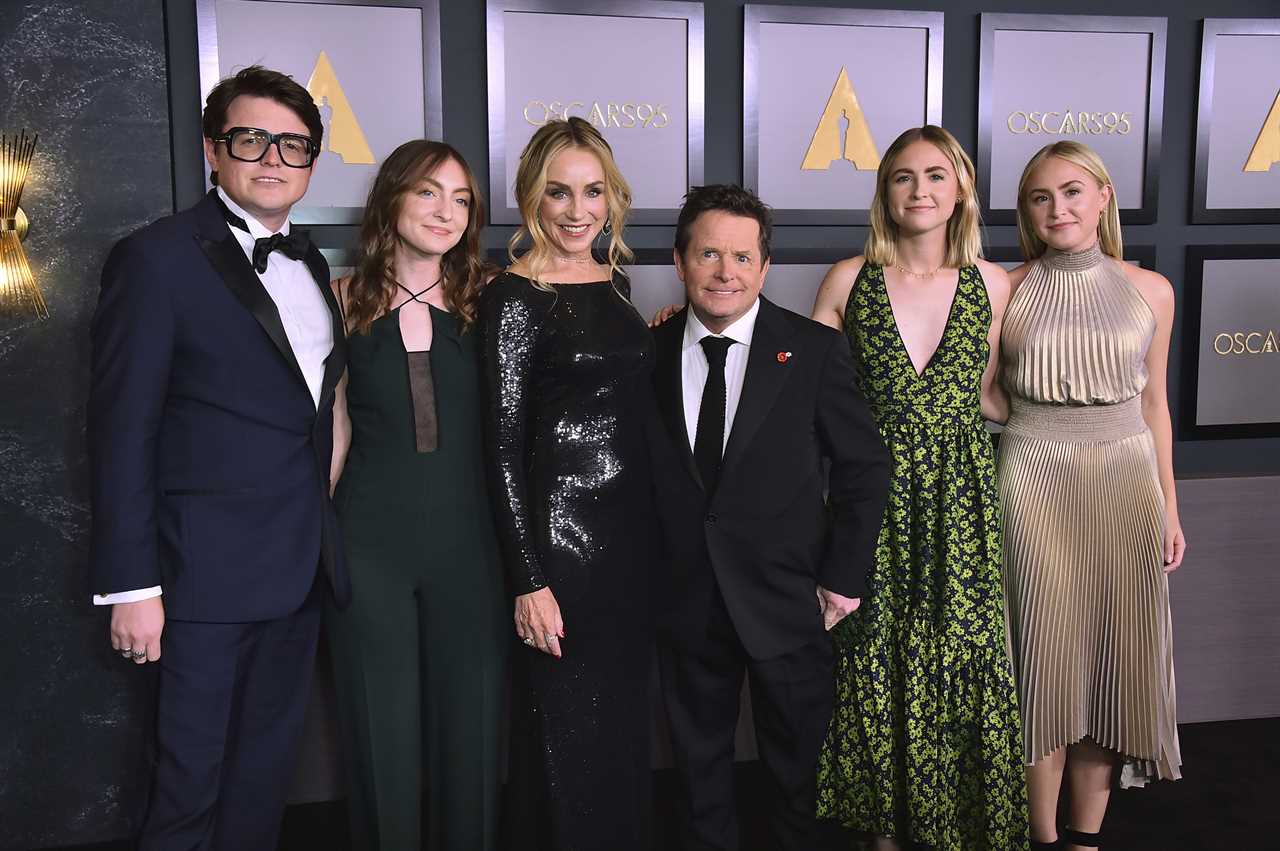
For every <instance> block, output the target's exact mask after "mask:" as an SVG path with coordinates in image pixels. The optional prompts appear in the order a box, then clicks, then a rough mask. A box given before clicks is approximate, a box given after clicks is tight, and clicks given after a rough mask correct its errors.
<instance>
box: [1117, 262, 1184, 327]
mask: <svg viewBox="0 0 1280 851" xmlns="http://www.w3.org/2000/svg"><path fill="white" fill-rule="evenodd" d="M1120 265H1121V267H1122V268H1123V269H1124V274H1125V277H1126V278H1128V279H1129V283H1131V284H1133V286H1134V288H1135V289H1136V290H1137V291H1138V293H1139V295H1141V296H1142V298H1143V299H1144V300H1145V301H1146V302H1147V304H1149V305H1150V306H1151V310H1152V311H1153V312H1155V313H1156V314H1157V315H1159V314H1163V313H1165V312H1169V313H1172V312H1173V301H1174V297H1173V284H1171V283H1169V279H1168V278H1166V277H1165V276H1164V275H1161V274H1160V273H1159V272H1156V271H1154V270H1151V269H1143V268H1142V267H1141V266H1135V265H1134V264H1132V263H1121V264H1120Z"/></svg>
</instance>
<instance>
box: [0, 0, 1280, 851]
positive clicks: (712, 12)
mask: <svg viewBox="0 0 1280 851" xmlns="http://www.w3.org/2000/svg"><path fill="white" fill-rule="evenodd" d="M774 2H779V3H784V2H786V0H774ZM440 5H441V7H442V10H441V18H442V21H441V23H442V31H443V65H444V73H445V81H444V114H445V131H446V136H447V138H448V140H449V141H450V142H452V143H453V144H454V145H455V146H457V147H458V148H459V149H460V150H461V151H462V152H463V153H464V155H465V156H466V157H467V158H468V160H469V161H470V162H471V164H472V165H473V166H474V167H475V168H476V170H477V172H478V173H479V175H480V177H481V180H482V181H485V182H486V183H487V162H488V148H487V134H488V128H487V122H486V118H485V115H486V107H485V104H486V100H485V41H484V4H483V2H482V0H441V4H440ZM705 5H706V33H707V39H706V62H707V75H706V80H707V86H706V89H707V114H706V119H707V120H706V152H707V158H706V179H707V180H708V181H709V182H718V181H734V180H738V179H740V178H741V156H742V141H741V137H742V10H741V7H742V0H708V2H706V4H705ZM794 5H825V6H852V5H855V2H852V0H850V2H824V0H809V2H808V3H795V4H794ZM856 5H862V6H872V7H877V8H907V9H932V10H945V12H946V24H945V25H946V49H945V77H944V86H943V88H944V106H943V118H944V123H945V124H946V125H947V127H948V128H950V129H951V130H952V131H953V132H955V133H956V135H957V136H958V137H959V139H960V140H961V142H962V143H964V144H965V146H966V147H967V148H968V149H969V150H970V151H973V150H974V149H975V146H976V140H977V116H976V112H977V91H978V59H977V56H978V32H979V29H978V14H979V13H980V12H983V11H987V12H1074V13H1079V14H1129V15H1156V16H1168V17H1169V41H1168V65H1167V71H1166V98H1165V121H1164V141H1163V156H1162V159H1161V164H1160V203H1159V221H1158V222H1157V223H1156V224H1154V225H1148V226H1141V227H1131V228H1127V229H1126V240H1127V241H1129V242H1131V243H1134V244H1152V245H1155V246H1156V248H1157V268H1158V269H1159V271H1161V272H1162V273H1164V274H1165V275H1167V276H1168V277H1169V278H1170V280H1171V281H1172V282H1173V284H1174V286H1175V288H1176V289H1177V290H1178V291H1179V293H1181V288H1182V281H1183V277H1184V246H1185V245H1187V244H1189V243H1199V242H1204V243H1252V242H1271V243H1274V242H1280V227H1277V226H1258V225H1255V226H1232V227H1222V226H1209V225H1195V226H1193V225H1190V224H1189V223H1188V222H1189V216H1188V205H1189V197H1190V188H1191V163H1192V155H1193V152H1194V125H1195V92H1196V90H1197V81H1198V73H1199V71H1198V69H1199V56H1200V52H1199V51H1200V30H1199V23H1198V21H1199V18H1200V17H1201V16H1202V15H1204V14H1212V15H1216V16H1223V17H1266V16H1274V15H1276V14H1280V10H1278V9H1277V6H1276V3H1275V0H1218V2H1216V3H1214V4H1213V7H1212V9H1209V8H1208V7H1205V6H1202V7H1199V8H1197V9H1192V8H1190V7H1188V6H1186V5H1184V4H1170V3H1167V2H1164V0H1122V2H1113V1H1111V0H1073V2H1070V3H1068V2H1063V0H1053V2H1046V0H1022V2H1009V0H991V2H987V3H982V2H980V0H948V1H947V2H944V0H921V2H914V0H863V2H861V3H858V4H856ZM194 7H195V0H45V2H22V0H16V2H15V0H0V129H4V130H6V131H12V130H14V129H17V128H19V127H22V126H26V127H28V128H30V129H33V130H37V131H38V132H39V133H40V134H41V140H40V147H39V149H38V151H37V159H36V164H35V168H34V175H33V179H32V182H31V184H30V186H29V188H28V191H27V194H26V196H25V202H24V204H23V207H24V208H25V209H26V211H27V212H28V213H29V214H30V216H31V219H32V234H31V236H30V237H29V238H28V240H27V243H26V248H27V252H28V255H29V256H30V258H31V261H32V265H33V267H34V269H35V272H36V275H37V278H38V279H39V281H40V283H41V286H42V287H43V288H44V292H45V295H46V298H47V299H48V301H49V306H50V310H51V312H52V314H53V316H52V318H51V319H50V320H49V321H47V322H43V323H35V322H13V321H7V320H4V321H0V647H3V648H4V652H2V653H0V689H3V691H0V851H9V850H10V849H24V848H31V847H44V846H53V845H64V844H73V843H77V842H88V841H93V840H97V839H107V838H112V837H118V836H121V835H123V834H124V832H125V830H126V808H128V807H131V806H133V804H134V802H135V801H136V789H135V788H134V787H133V785H131V784H133V783H134V782H135V781H134V780H133V779H132V778H133V777H134V775H135V772H134V771H133V770H132V769H133V768H134V766H135V754H136V752H137V747H138V743H139V735H140V729H141V727H142V723H143V722H142V720H141V719H142V715H143V713H142V707H143V702H144V692H145V683H144V682H143V680H142V672H141V671H138V670H135V669H132V668H130V667H127V666H122V664H121V663H120V661H119V660H117V659H116V658H115V657H114V656H112V655H111V654H110V653H109V652H108V646H107V640H106V618H105V613H104V612H101V611H94V610H93V609H91V608H90V606H89V605H88V596H87V589H86V587H85V581H84V562H85V549H86V543H87V529H88V511H87V498H86V470H85V459H84V451H83V443H84V440H83V419H84V397H85V384H86V377H87V363H88V350H87V329H88V321H89V317H90V315H91V312H92V309H93V305H94V302H95V298H96V292H97V272H98V268H99V267H100V265H101V262H102V260H103V259H104V257H105V254H106V251H107V250H108V248H109V247H110V245H111V243H112V242H113V241H114V240H115V239H117V238H119V237H120V236H122V235H123V234H125V233H127V232H128V231H130V230H132V229H134V228H136V227H138V226H140V225H142V224H144V223H146V222H148V221H150V220H151V219H154V218H156V217H157V216H160V215H163V214H164V213H167V212H169V210H170V209H171V207H172V203H173V201H174V199H176V200H177V202H178V204H179V206H187V205H189V204H190V203H192V202H193V201H194V200H195V199H196V198H198V197H199V195H200V194H201V193H202V192H203V190H204V185H203V173H202V171H201V165H200V152H199V87H198V83H197V70H196V50H195V43H196V42H195V14H194ZM166 35H167V38H168V45H167V49H168V63H169V64H168V71H169V76H168V80H167V82H168V89H166ZM575 49H577V48H575ZM581 49H582V50H583V51H584V57H587V59H590V57H591V56H594V55H598V56H599V57H600V61H606V57H607V45H582V46H581ZM1060 70H1061V71H1062V72H1063V73H1087V63H1084V64H1082V65H1081V66H1079V67H1077V68H1068V69H1060ZM892 73H893V69H892V68H891V67H887V68H885V74H886V75H892ZM170 103H172V104H173V110H172V113H171V112H170V108H169V105H170ZM170 122H171V123H172V127H170ZM170 139H172V146H173V147H172V150H173V151H174V152H175V160H174V162H173V169H172V178H171V171H170V162H169V151H170ZM509 233H510V230H509V229H507V228H492V229H491V230H490V231H489V233H488V234H487V238H486V243H487V244H488V245H490V246H498V245H501V244H502V243H503V242H504V241H505V238H506V236H507V235H508V234H509ZM317 237H318V241H320V242H321V244H326V245H331V246H334V247H340V246H344V245H347V244H348V243H349V242H350V239H351V237H352V231H351V229H349V228H330V229H322V230H321V232H320V233H318V234H317ZM671 237H672V233H671V228H669V227H649V228H636V229H634V230H633V231H631V232H630V240H631V242H632V244H633V245H635V246H636V247H639V248H664V249H665V248H669V246H670V244H671ZM988 237H989V241H990V243H991V244H993V245H1015V244H1016V235H1015V232H1014V229H1013V228H1011V227H992V228H990V229H989V232H988ZM864 238H865V231H864V230H862V229H857V228H835V227H830V228H823V227H788V228H780V229H779V232H778V233H777V235H776V237H775V242H776V244H777V245H778V246H779V247H780V248H786V249H819V250H831V249H840V250H847V251H848V252H849V253H850V254H852V253H856V251H857V250H859V247H860V246H861V244H862V241H863V239H864ZM1179 353H1180V341H1179V340H1178V339H1177V338H1176V336H1175V342H1174V361H1173V363H1172V364H1171V373H1170V378H1171V386H1172V387H1173V391H1172V393H1173V398H1172V400H1171V401H1173V402H1174V403H1175V411H1176V403H1177V401H1178V398H1177V382H1178V377H1179V368H1178V363H1177V356H1178V354H1179ZM1176 457H1177V466H1178V471H1179V475H1181V476H1232V475H1242V474H1245V475H1247V474H1255V475H1256V474H1258V473H1270V474H1277V473H1280V440H1250V441H1201V442H1195V443H1187V442H1182V443H1179V444H1178V446H1177V449H1176ZM1276 481H1277V480H1276V479H1269V480H1265V481H1256V482H1254V483H1253V485H1252V486H1250V485H1249V483H1248V482H1247V481H1245V482H1242V483H1241V485H1240V486H1239V487H1237V486H1236V485H1235V484H1234V483H1233V482H1232V480H1230V479H1222V480H1220V483H1218V484H1215V485H1212V486H1206V488H1207V491H1206V493H1207V495H1205V494H1199V492H1196V491H1195V489H1194V488H1191V489H1190V490H1191V491H1193V492H1192V493H1188V494H1187V497H1190V498H1184V523H1185V524H1186V527H1187V530H1188V533H1189V534H1194V535H1195V536H1196V537H1195V538H1193V539H1192V554H1191V557H1190V558H1189V559H1188V565H1187V567H1186V568H1184V570H1206V569H1212V570H1214V571H1219V570H1220V571H1222V573H1221V574H1220V576H1218V577H1209V576H1206V577H1204V579H1203V581H1201V582H1200V584H1196V582H1188V583H1186V584H1185V586H1182V587H1185V588H1186V590H1187V592H1188V593H1189V594H1190V592H1192V591H1199V592H1203V591H1204V590H1205V589H1207V588H1210V587H1211V586H1212V587H1217V586H1214V585H1213V583H1214V582H1219V583H1220V584H1221V583H1226V584H1227V585H1230V586H1231V587H1237V588H1254V589H1259V588H1261V587H1262V586H1258V585H1252V584H1251V583H1250V581H1249V577H1247V576H1245V575H1243V574H1238V571H1241V570H1246V569H1257V570H1263V569H1267V568H1268V567H1269V565H1270V564H1271V563H1273V562H1274V553H1273V551H1272V550H1271V549H1269V548H1268V546H1267V542H1270V541H1272V540H1273V538H1274V536H1273V535H1272V536H1271V537H1268V536H1267V535H1266V534H1265V532H1266V531H1267V530H1266V528H1265V525H1266V523H1267V516H1268V515H1267V513H1266V512H1265V511H1260V510H1257V508H1258V505H1259V502H1258V493H1259V492H1260V493H1263V494H1265V495H1268V496H1266V497H1265V498H1264V499H1263V503H1265V502H1266V501H1268V500H1271V499H1274V483H1275V482H1276ZM1202 505H1203V506H1207V507H1203V508H1201V507H1199V506H1202ZM1235 505H1238V506H1251V507H1252V508H1251V509H1250V510H1249V511H1244V510H1234V509H1233V506H1235ZM1189 509H1190V510H1192V511H1195V512H1196V516H1195V517H1190V516H1186V514H1187V511H1188V510H1189ZM1201 512H1203V515H1202V514H1201ZM1231 517H1236V518H1242V519H1239V522H1238V523H1237V524H1236V525H1235V526H1222V523H1223V522H1224V521H1223V518H1231ZM1246 521H1247V522H1246ZM1241 524H1244V525H1241ZM1210 537H1214V540H1213V541H1209V540H1208V539H1209V538H1210ZM1206 581H1207V582H1208V584H1207V585H1206V584H1204V583H1205V582H1206ZM1265 587H1266V588H1269V589H1273V588H1274V584H1272V585H1268V586H1265ZM1179 588H1180V586H1179V585H1178V581H1177V579H1175V595H1174V596H1175V605H1174V609H1175V618H1178V617H1179V616H1181V615H1182V612H1183V611H1186V609H1187V607H1190V606H1191V605H1193V598H1192V596H1188V595H1184V594H1182V593H1181V591H1180V590H1179ZM1264 596H1265V595H1264ZM1245 602H1248V601H1240V605H1241V606H1243V605H1244V603H1245ZM1255 602H1256V601H1255ZM1275 602H1280V601H1276V600H1274V599H1273V600H1272V604H1271V607H1272V609H1274V603H1275ZM1255 608H1257V607H1255ZM1266 610H1267V609H1266V607H1265V606H1262V607H1261V608H1260V611H1266ZM1215 611H1216V610H1210V609H1207V608H1206V609H1204V611H1203V615H1204V617H1203V618H1202V620H1203V621H1204V622H1203V623H1201V622H1199V621H1197V622H1196V624H1195V628H1194V629H1188V630H1185V631H1182V632H1179V634H1178V635H1179V643H1178V652H1179V653H1180V654H1182V658H1184V659H1185V660H1186V661H1187V662H1188V663H1193V664H1194V667H1195V669H1196V671H1193V672H1187V671H1184V670H1183V665H1182V663H1180V664H1179V687H1180V692H1185V693H1188V696H1192V697H1194V700H1193V701H1192V702H1191V703H1190V704H1189V705H1188V707H1187V709H1188V710H1189V712H1188V714H1189V716H1191V717H1195V718H1197V719H1204V718H1212V717H1228V716H1224V715H1222V714H1220V710H1219V708H1218V707H1219V702H1212V703H1211V699H1212V700H1213V701H1216V697H1215V694H1216V693H1217V692H1220V691H1222V690H1223V689H1225V688H1226V687H1227V685H1231V684H1234V688H1235V689H1236V690H1237V691H1238V692H1239V694H1238V695H1237V698H1238V699H1236V700H1234V702H1233V703H1232V704H1231V705H1232V706H1233V707H1238V709H1236V710H1235V711H1236V712H1237V713H1238V714H1250V711H1251V710H1250V708H1249V707H1250V706H1255V705H1257V701H1256V700H1255V699H1254V698H1253V696H1252V695H1250V694H1249V693H1248V692H1249V689H1248V687H1247V686H1242V685H1241V683H1242V682H1244V681H1246V680H1247V679H1248V678H1249V674H1250V673H1252V672H1255V671H1257V670H1263V669H1265V667H1266V665H1267V664H1269V663H1270V660H1272V659H1274V655H1271V656H1268V655H1266V654H1265V652H1264V651H1265V650H1266V649H1267V648H1266V647H1264V646H1263V645H1264V644H1266V642H1262V641H1261V638H1260V634H1257V635H1255V634H1253V633H1250V634H1248V635H1242V634H1241V633H1240V631H1239V630H1234V631H1233V630H1231V629H1227V627H1230V626H1231V622H1232V621H1233V620H1235V619H1238V618H1239V617H1241V616H1242V615H1241V613H1242V612H1244V609H1243V608H1241V609H1239V611H1237V610H1236V609H1231V610H1230V611H1229V612H1227V613H1224V614H1222V616H1221V617H1217V616H1216V615H1215ZM1249 611H1250V612H1253V609H1249ZM1244 617H1245V618H1246V620H1247V619H1248V616H1247V615H1245V616H1244ZM1210 621H1211V622H1210ZM1249 622H1250V623H1253V622H1254V621H1249ZM1175 630H1177V621H1175ZM1214 630H1216V632H1214ZM1206 634H1208V635H1210V639H1211V640H1201V639H1200V636H1202V635H1206ZM1241 641H1244V642H1246V643H1251V644H1258V647H1259V650H1258V652H1257V653H1254V654H1253V655H1250V656H1247V660H1248V661H1249V666H1248V667H1247V669H1241V668H1237V667H1231V660H1232V659H1233V658H1235V657H1236V656H1238V655H1239V654H1238V653H1237V652H1236V649H1235V645H1236V644H1238V643H1239V642H1241ZM1188 642H1199V643H1198V644H1194V645H1193V644H1189V643H1188ZM1260 642H1261V643H1260ZM1201 670H1216V671H1219V672H1223V671H1229V672H1232V674H1233V675H1234V678H1233V679H1230V682H1228V683H1226V684H1224V682H1223V681H1222V679H1221V677H1220V678H1219V680H1215V681H1214V682H1213V683H1209V682H1208V681H1206V682H1205V683H1204V687H1202V688H1198V689H1197V688H1196V686H1195V685H1193V684H1194V683H1195V682H1197V677H1196V676H1187V677H1184V673H1197V672H1198V671H1201ZM1273 691H1274V690H1273ZM1192 692H1195V694H1194V695H1192V694H1191V693H1192ZM1210 692H1213V693H1212V694H1211V693H1210ZM1246 704H1247V705H1246ZM1269 705H1274V703H1272V704H1269ZM319 726H320V727H323V724H321V725H319ZM330 745H331V737H329V736H327V735H320V736H318V738H317V739H315V740H314V744H313V747H312V748H311V750H310V753H309V754H308V756H309V758H310V759H311V760H312V762H311V763H309V765H311V766H314V765H316V764H319V765H322V766H329V765H331V761H330V759H329V758H328V757H327V756H326V755H325V753H324V752H323V751H324V749H325V748H328V747H329V746H330ZM310 773H311V774H313V775H318V774H319V773H321V772H318V771H316V770H314V768H313V769H312V770H311V771H310Z"/></svg>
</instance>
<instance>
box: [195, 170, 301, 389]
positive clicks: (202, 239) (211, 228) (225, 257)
mask: <svg viewBox="0 0 1280 851" xmlns="http://www.w3.org/2000/svg"><path fill="white" fill-rule="evenodd" d="M198 215H199V223H200V233H198V234H197V235H196V239H197V241H198V242H199V243H200V249H201V250H202V251H204V254H205V256H206V257H208V258H209V262H210V263H212V264H213V268H214V270H215V271H217V273H218V276H219V277H220V278H222V283H223V284H225V285H226V287H227V289H229V290H230V291H231V294H232V295H233V296H235V297H236V300H237V301H239V302H240V303H241V304H242V305H244V307H245V309H246V310H248V311H249V313H250V314H252V316H253V318H254V319H256V320H257V322H258V324H259V325H261V326H262V330H263V331H266V332H267V336H268V337H270V338H271V342H272V343H273V344H274V345H275V347H276V349H277V350H278V351H279V352H280V356H281V357H283V358H284V359H285V362H286V363H288V364H289V367H290V369H291V370H292V371H293V374H294V375H296V376H297V378H298V380H299V381H300V382H302V386H303V387H304V388H305V387H306V386H307V379H306V378H305V377H304V376H303V374H302V367H300V366H298V359H297V358H296V357H295V356H294V354H293V347H292V346H290V345H289V337H288V336H287V335H286V334H285V332H284V325H283V323H281V321H280V311H278V310H277V309H276V303H275V302H274V301H272V300H271V296H270V295H269V294H268V293H267V288H266V287H264V286H263V285H262V281H261V280H260V279H259V278H258V276H257V275H256V274H255V273H254V271H253V266H252V264H250V263H249V258H248V257H245V255H244V250H243V249H241V248H240V243H238V242H236V238H235V237H234V236H233V235H232V234H231V228H230V226H228V225H227V223H226V222H225V221H224V220H223V218H222V213H221V212H220V211H219V210H218V206H217V200H216V199H215V198H214V196H213V194H212V193H210V194H209V195H208V196H206V197H205V200H204V201H202V202H200V208H199V213H198ZM323 261H324V258H323V257H322V258H321V262H323ZM307 395H310V392H309V391H308V394H307Z"/></svg>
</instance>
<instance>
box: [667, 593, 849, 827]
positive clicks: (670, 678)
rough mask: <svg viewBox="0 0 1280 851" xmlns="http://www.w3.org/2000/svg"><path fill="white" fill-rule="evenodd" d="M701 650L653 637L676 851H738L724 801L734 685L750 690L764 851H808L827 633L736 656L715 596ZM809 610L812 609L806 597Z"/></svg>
mask: <svg viewBox="0 0 1280 851" xmlns="http://www.w3.org/2000/svg"><path fill="white" fill-rule="evenodd" d="M711 597H712V600H711V611H710V614H709V619H708V625H707V631H706V636H705V640H703V641H701V642H698V643H696V644H695V643H691V642H690V640H689V639H688V638H687V637H685V638H682V639H680V640H679V641H676V640H673V639H672V638H670V637H661V638H660V639H659V642H658V667H659V672H660V674H661V678H662V695H663V701H664V703H665V704H666V710H667V716H668V719H669V721H670V724H671V739H672V749H673V751H674V757H675V765H676V772H677V775H678V777H679V780H680V785H681V800H680V803H681V806H680V811H681V822H682V824H681V837H682V843H683V848H684V851H736V849H738V848H739V847H740V840H739V835H738V834H739V829H738V814H737V808H736V807H735V804H734V795H733V757H734V732H735V730H736V729H737V724H738V712H739V708H740V702H741V693H742V683H743V678H744V677H745V678H746V679H747V681H748V682H749V683H750V688H751V709H752V714H753V716H754V718H755V727H756V742H757V744H758V746H759V751H760V761H761V762H762V763H763V765H764V768H765V773H766V776H767V778H768V782H769V786H770V789H769V795H768V797H767V799H766V800H768V801H769V802H770V810H769V813H768V823H769V829H770V832H771V834H772V837H771V841H770V844H769V847H770V848H776V849H780V851H793V849H795V851H799V849H804V851H810V849H813V848H815V847H817V845H818V844H819V843H820V842H821V840H820V838H819V830H818V823H817V819H816V817H815V807H816V779H815V777H816V771H817V763H818V754H819V751H820V750H821V747H822V742H823V739H824V737H825V736H826V732H827V724H828V723H829V722H830V720H831V713H832V709H833V705H834V700H835V653H834V648H833V646H832V642H831V637H830V635H829V634H828V633H825V632H819V633H818V634H816V635H815V636H814V639H813V641H811V642H809V643H807V644H805V645H804V646H802V647H800V648H798V649H796V650H792V651H790V652H788V653H785V654H782V655H780V656H778V657H776V658H772V659H752V658H751V657H750V656H749V655H748V654H747V652H746V650H745V649H744V648H743V646H742V642H741V641H740V640H739V638H738V634H737V632H736V630H735V629H734V626H733V621H732V620H731V619H730V617H729V613H728V610H727V609H726V608H725V604H724V599H723V597H722V596H721V594H720V590H719V588H718V587H717V588H716V589H715V590H714V592H713V593H712V595H711ZM813 604H814V607H815V608H816V607H817V605H818V599H817V595H816V594H815V595H814V601H813Z"/></svg>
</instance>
